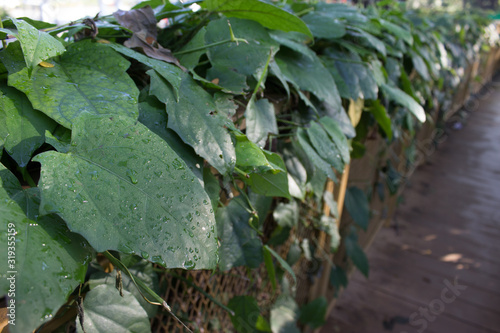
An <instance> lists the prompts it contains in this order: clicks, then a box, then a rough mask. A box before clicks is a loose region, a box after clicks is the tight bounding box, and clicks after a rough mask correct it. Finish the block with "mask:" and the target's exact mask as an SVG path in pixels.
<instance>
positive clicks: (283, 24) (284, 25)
mask: <svg viewBox="0 0 500 333" xmlns="http://www.w3.org/2000/svg"><path fill="white" fill-rule="evenodd" d="M204 4H205V5H206V7H207V9H208V10H210V11H218V12H221V13H223V14H224V15H225V16H227V17H238V18H242V19H248V20H254V21H256V22H259V23H260V24H262V25H263V26H264V27H266V28H269V29H272V30H283V31H297V32H301V33H303V34H305V35H308V36H309V37H311V38H312V37H313V36H312V34H311V31H309V28H308V27H307V26H306V24H305V23H304V22H303V21H302V20H301V19H300V18H298V17H297V16H295V15H293V14H291V13H289V12H287V11H285V10H283V9H281V8H278V7H276V6H274V5H272V4H269V3H265V2H262V1H258V0H206V1H205V2H204Z"/></svg>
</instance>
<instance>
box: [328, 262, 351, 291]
mask: <svg viewBox="0 0 500 333" xmlns="http://www.w3.org/2000/svg"><path fill="white" fill-rule="evenodd" d="M347 283H348V278H347V274H346V272H345V271H344V270H343V269H342V268H340V267H338V266H337V267H335V266H334V267H332V269H331V270H330V286H332V287H334V288H335V293H336V294H337V293H338V291H339V290H340V288H341V287H347Z"/></svg>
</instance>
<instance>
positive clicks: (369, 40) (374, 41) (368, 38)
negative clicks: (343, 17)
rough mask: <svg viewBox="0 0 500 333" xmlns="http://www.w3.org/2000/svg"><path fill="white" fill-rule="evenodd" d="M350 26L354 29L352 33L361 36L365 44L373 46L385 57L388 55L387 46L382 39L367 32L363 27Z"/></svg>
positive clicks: (350, 32)
mask: <svg viewBox="0 0 500 333" xmlns="http://www.w3.org/2000/svg"><path fill="white" fill-rule="evenodd" d="M350 28H351V29H352V31H349V34H350V35H353V36H356V37H358V38H360V39H361V40H362V41H363V42H364V44H366V45H368V46H371V47H372V48H374V49H375V50H377V51H378V52H379V53H380V54H382V55H383V56H384V58H385V56H386V55H387V50H386V48H385V44H384V42H382V41H381V40H380V39H378V38H377V37H375V36H373V35H372V34H370V33H368V32H366V31H365V30H363V29H360V28H357V27H350Z"/></svg>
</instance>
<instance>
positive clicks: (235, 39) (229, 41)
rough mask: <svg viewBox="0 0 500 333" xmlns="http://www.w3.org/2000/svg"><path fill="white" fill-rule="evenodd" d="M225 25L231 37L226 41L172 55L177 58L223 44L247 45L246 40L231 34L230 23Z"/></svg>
mask: <svg viewBox="0 0 500 333" xmlns="http://www.w3.org/2000/svg"><path fill="white" fill-rule="evenodd" d="M227 24H228V25H229V35H230V36H231V38H229V39H226V40H221V41H218V42H215V43H210V44H207V45H203V46H199V47H194V48H192V49H189V50H184V51H178V52H174V55H175V56H178V55H182V54H186V53H193V52H197V51H203V50H207V49H209V48H211V47H214V46H219V45H224V44H227V43H233V42H234V43H236V45H238V43H239V42H242V43H246V44H248V41H247V40H246V39H243V38H237V37H235V36H234V32H233V28H232V27H231V23H229V21H227Z"/></svg>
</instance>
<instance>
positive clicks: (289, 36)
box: [269, 30, 316, 59]
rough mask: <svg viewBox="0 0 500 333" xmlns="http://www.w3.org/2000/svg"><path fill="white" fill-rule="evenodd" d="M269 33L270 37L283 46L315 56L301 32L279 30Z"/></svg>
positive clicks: (310, 56)
mask: <svg viewBox="0 0 500 333" xmlns="http://www.w3.org/2000/svg"><path fill="white" fill-rule="evenodd" d="M269 34H270V36H271V38H272V39H274V40H275V41H276V42H278V43H280V44H281V45H283V46H286V47H288V48H290V49H292V50H294V51H297V52H299V53H303V54H304V55H306V56H307V57H309V58H311V59H313V58H314V57H315V56H316V53H314V51H313V50H312V49H311V48H309V47H308V46H307V45H306V44H307V42H308V39H307V38H306V36H304V35H302V34H299V33H292V32H283V31H279V30H275V31H271V32H270V33H269Z"/></svg>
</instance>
